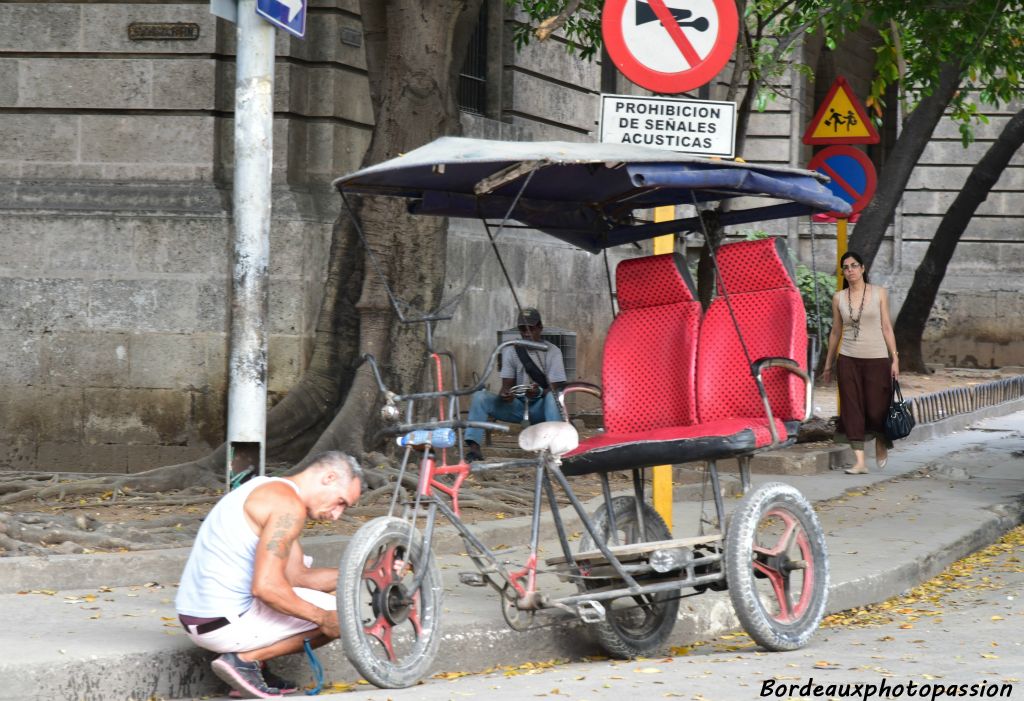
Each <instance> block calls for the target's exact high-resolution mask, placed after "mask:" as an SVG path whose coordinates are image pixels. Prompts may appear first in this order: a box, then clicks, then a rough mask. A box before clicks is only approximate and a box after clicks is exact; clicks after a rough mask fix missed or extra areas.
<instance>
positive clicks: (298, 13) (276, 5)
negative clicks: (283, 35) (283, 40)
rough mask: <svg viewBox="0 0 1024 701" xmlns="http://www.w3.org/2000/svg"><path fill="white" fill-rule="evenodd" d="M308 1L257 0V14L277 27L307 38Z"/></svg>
mask: <svg viewBox="0 0 1024 701" xmlns="http://www.w3.org/2000/svg"><path fill="white" fill-rule="evenodd" d="M307 3H308V0H256V14H258V15H259V16H260V17H262V18H263V19H265V20H267V21H268V22H270V23H271V24H272V25H274V26H275V27H278V28H280V29H283V30H285V31H286V32H288V33H289V34H294V35H295V36H297V37H299V38H300V39H301V38H302V37H304V36H306V6H307Z"/></svg>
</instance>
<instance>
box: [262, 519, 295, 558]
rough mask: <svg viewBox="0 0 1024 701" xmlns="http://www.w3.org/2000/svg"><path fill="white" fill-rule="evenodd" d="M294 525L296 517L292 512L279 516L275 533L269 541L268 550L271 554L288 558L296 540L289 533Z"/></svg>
mask: <svg viewBox="0 0 1024 701" xmlns="http://www.w3.org/2000/svg"><path fill="white" fill-rule="evenodd" d="M294 525H295V517H294V516H293V515H292V514H282V515H281V516H279V517H278V519H277V523H275V524H274V528H275V530H274V533H273V535H271V536H270V540H269V541H268V542H267V551H268V552H269V553H270V554H271V555H273V556H274V557H277V558H278V559H281V560H287V559H288V553H289V552H290V551H291V548H292V541H293V540H294V538H293V537H291V536H289V534H288V533H289V531H291V529H292V527H293V526H294Z"/></svg>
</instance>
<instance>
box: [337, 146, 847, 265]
mask: <svg viewBox="0 0 1024 701" xmlns="http://www.w3.org/2000/svg"><path fill="white" fill-rule="evenodd" d="M527 179H529V180H528V181H527ZM828 182H829V179H828V178H827V177H825V176H824V175H821V174H820V173H816V172H813V171H808V170H800V169H797V168H785V167H779V166H769V165H758V164H752V163H740V162H735V161H724V160H714V159H707V158H698V157H694V156H686V155H683V154H680V153H675V152H673V151H663V150H659V149H652V148H648V147H645V146H633V145H630V144H600V143H570V142H563V141H533V142H526V141H491V140H487V139H467V138H460V137H450V136H446V137H442V138H440V139H436V140H435V141H432V142H431V143H429V144H426V145H424V146H421V147H419V148H417V149H415V150H413V151H410V152H409V153H406V154H403V155H401V156H398V157H397V158H392V159H390V160H387V161H384V162H383V163H378V164H377V165H373V166H370V167H368V168H363V169H362V170H359V171H356V172H355V173H352V174H350V175H346V176H344V177H342V178H338V179H337V180H335V181H334V185H335V187H337V188H338V189H339V190H341V191H342V192H345V193H357V194H364V195H386V196H394V197H404V198H407V199H408V200H409V211H410V212H411V213H413V214H428V215H436V216H447V217H473V218H482V219H488V220H502V219H504V218H505V217H506V216H507V217H508V218H510V219H514V220H516V221H518V222H521V223H522V224H524V225H526V226H529V227H531V228H535V229H539V230H540V231H543V232H545V233H547V234H550V235H551V236H554V237H556V238H559V239H561V240H563V241H566V242H568V243H570V244H572V245H574V246H578V247H579V248H582V249H584V250H587V251H590V252H593V253H596V252H598V251H600V250H601V249H604V248H609V247H611V246H618V245H621V244H624V243H632V242H635V241H641V240H643V239H648V238H651V237H653V236H658V235H661V234H667V233H675V232H685V231H700V230H701V223H700V220H699V218H698V217H696V216H689V217H685V218H682V219H675V220H673V221H669V222H658V223H653V222H650V221H645V220H643V219H641V218H638V217H636V216H634V213H635V212H636V210H646V209H650V208H652V207H658V206H662V205H686V204H689V205H700V204H703V203H708V202H715V201H718V200H726V199H733V198H744V199H743V200H740V201H737V202H735V203H734V207H730V208H729V209H728V210H727V211H724V212H722V213H720V215H719V222H720V223H721V224H723V225H737V224H746V223H750V222H756V221H765V220H769V219H780V218H785V217H793V216H799V215H803V214H813V213H816V212H829V211H833V212H837V213H840V214H845V213H848V212H849V210H850V208H849V205H848V204H847V203H846V202H845V201H844V200H842V199H840V198H838V197H836V196H835V195H834V194H832V191H831V190H829V188H828V187H826V183H828ZM524 184H525V187H524ZM513 205H514V206H513Z"/></svg>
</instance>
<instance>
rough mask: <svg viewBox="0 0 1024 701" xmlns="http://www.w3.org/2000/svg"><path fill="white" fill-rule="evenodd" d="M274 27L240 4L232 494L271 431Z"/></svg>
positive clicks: (257, 463) (246, 0) (251, 4)
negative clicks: (269, 286)
mask: <svg viewBox="0 0 1024 701" xmlns="http://www.w3.org/2000/svg"><path fill="white" fill-rule="evenodd" d="M273 129H274V28H273V27H272V26H271V25H269V24H267V23H266V22H264V21H263V20H261V19H260V18H259V17H258V16H257V15H256V0H239V2H238V61H237V71H236V76H235V180H234V196H233V202H234V223H235V238H234V252H235V257H234V267H233V270H232V276H231V293H232V298H231V348H230V353H231V355H230V362H229V364H228V373H229V380H228V383H229V384H228V451H227V488H228V489H230V488H231V487H232V486H233V485H232V479H233V478H234V479H236V480H237V479H239V478H240V477H241V475H242V474H243V473H245V472H247V471H248V472H253V471H256V470H258V471H259V474H261V475H262V474H263V473H264V470H265V467H264V461H265V457H266V427H267V316H268V313H267V261H268V259H269V257H270V184H271V183H270V176H271V170H272V167H273Z"/></svg>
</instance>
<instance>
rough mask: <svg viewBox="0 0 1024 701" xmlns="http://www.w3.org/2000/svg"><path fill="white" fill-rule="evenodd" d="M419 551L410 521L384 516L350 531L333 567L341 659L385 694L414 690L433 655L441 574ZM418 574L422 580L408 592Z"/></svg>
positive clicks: (429, 557)
mask: <svg viewBox="0 0 1024 701" xmlns="http://www.w3.org/2000/svg"><path fill="white" fill-rule="evenodd" d="M410 535H411V536H412V538H411V546H410V545H409V544H410ZM422 549H423V548H422V543H421V536H420V534H419V533H418V532H416V531H414V530H413V528H412V526H411V525H410V524H409V523H408V522H406V521H403V520H402V519H398V518H392V517H389V516H382V517H380V518H375V519H373V520H372V521H369V522H368V523H366V524H365V525H364V526H362V527H361V528H360V529H359V530H358V531H357V532H356V534H355V535H354V536H353V537H352V540H351V541H350V542H349V544H348V548H346V550H345V554H344V555H342V558H341V565H340V566H339V568H338V590H337V599H338V623H339V626H340V627H341V642H342V646H343V647H344V650H345V655H346V656H347V657H348V659H349V661H350V662H351V663H352V665H353V666H354V667H355V668H356V669H357V670H358V671H359V673H360V674H362V675H363V677H364V678H365V679H366V680H367V681H369V682H370V683H371V684H374V685H375V686H378V687H381V688H384V689H402V688H405V687H408V686H412V685H413V684H415V683H416V682H418V681H419V680H420V679H422V678H423V677H424V676H426V674H427V672H428V671H429V670H430V667H431V665H432V664H433V663H434V658H435V657H436V656H437V647H438V644H439V643H440V640H441V635H440V630H439V625H438V624H439V615H440V612H441V596H442V587H441V574H440V572H439V571H438V568H437V562H436V560H435V559H434V557H433V556H432V554H430V553H429V552H427V553H424V552H422ZM419 570H424V575H423V579H422V581H421V582H420V585H419V586H418V587H416V588H415V590H413V587H414V586H415V580H416V578H417V576H418V574H419Z"/></svg>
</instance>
